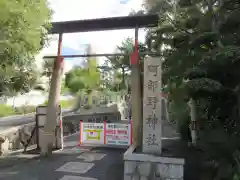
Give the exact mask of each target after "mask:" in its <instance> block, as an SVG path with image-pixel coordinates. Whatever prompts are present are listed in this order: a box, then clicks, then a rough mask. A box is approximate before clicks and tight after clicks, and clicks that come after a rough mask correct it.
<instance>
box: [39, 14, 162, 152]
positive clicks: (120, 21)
mask: <svg viewBox="0 0 240 180" xmlns="http://www.w3.org/2000/svg"><path fill="white" fill-rule="evenodd" d="M158 19H159V18H158V15H157V14H153V15H141V16H124V17H112V18H102V19H91V20H79V21H67V22H53V23H52V28H51V29H50V30H49V34H58V35H59V40H58V51H57V56H46V57H44V58H55V64H54V68H53V74H52V79H51V86H50V93H49V99H48V107H47V116H46V124H45V127H44V129H43V131H42V139H43V140H42V142H39V143H40V148H41V154H42V155H47V154H49V153H50V152H51V151H52V139H53V137H54V129H55V127H56V125H57V110H58V107H59V96H60V79H61V78H60V77H61V71H62V68H63V59H64V58H75V57H91V56H95V57H99V56H121V55H126V54H121V53H115V54H85V55H83V54H80V55H61V48H62V37H63V34H64V33H74V32H89V31H102V30H115V29H135V48H134V51H133V53H131V54H128V55H129V56H130V57H131V71H132V74H131V85H132V121H133V138H134V139H133V142H134V144H135V145H136V146H141V143H142V122H143V120H142V100H141V99H142V98H141V86H140V67H139V59H138V54H139V53H138V30H139V28H152V27H156V26H157V24H158ZM144 54H146V55H151V54H153V53H150V52H145V53H144Z"/></svg>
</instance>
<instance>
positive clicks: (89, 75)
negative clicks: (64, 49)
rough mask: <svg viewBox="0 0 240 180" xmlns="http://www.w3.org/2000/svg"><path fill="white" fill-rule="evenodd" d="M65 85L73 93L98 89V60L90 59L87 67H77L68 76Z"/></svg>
mask: <svg viewBox="0 0 240 180" xmlns="http://www.w3.org/2000/svg"><path fill="white" fill-rule="evenodd" d="M65 85H66V87H68V88H69V90H70V91H71V92H72V93H77V92H78V91H80V90H85V91H87V92H89V91H92V90H95V89H98V88H99V85H100V72H99V70H98V69H97V64H96V59H88V60H87V65H86V67H75V68H73V69H72V70H71V71H70V72H69V73H67V74H66V78H65Z"/></svg>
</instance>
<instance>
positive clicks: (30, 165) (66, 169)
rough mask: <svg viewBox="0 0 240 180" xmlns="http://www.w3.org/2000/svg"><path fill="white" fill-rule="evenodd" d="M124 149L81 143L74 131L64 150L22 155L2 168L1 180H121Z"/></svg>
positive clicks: (0, 172)
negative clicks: (82, 145)
mask: <svg viewBox="0 0 240 180" xmlns="http://www.w3.org/2000/svg"><path fill="white" fill-rule="evenodd" d="M124 151H125V149H111V148H100V147H98V148H93V147H85V148H83V147H79V146H78V134H75V135H72V136H69V137H65V148H64V150H63V151H59V152H55V153H54V154H53V155H52V157H50V158H40V157H36V156H33V157H34V158H32V159H31V160H30V161H26V156H25V158H24V157H22V159H21V157H20V156H19V159H18V161H15V165H14V166H13V167H6V168H1V169H0V180H5V179H8V180H26V179H27V180H122V179H123V157H122V156H123V153H124ZM27 156H30V155H27ZM15 157H16V156H15ZM24 159H25V161H24ZM6 160H7V159H6ZM0 162H1V161H0ZM21 162H22V163H21ZM1 163H4V162H3V160H2V162H1Z"/></svg>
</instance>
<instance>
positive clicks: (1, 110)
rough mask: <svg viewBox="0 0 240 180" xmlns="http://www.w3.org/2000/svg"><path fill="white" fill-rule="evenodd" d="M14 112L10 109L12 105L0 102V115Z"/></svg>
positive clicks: (8, 114) (9, 114)
mask: <svg viewBox="0 0 240 180" xmlns="http://www.w3.org/2000/svg"><path fill="white" fill-rule="evenodd" d="M14 114H16V113H15V111H14V110H13V109H12V107H10V106H8V105H5V104H0V117H4V116H11V115H14Z"/></svg>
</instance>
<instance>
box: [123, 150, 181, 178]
mask: <svg viewBox="0 0 240 180" xmlns="http://www.w3.org/2000/svg"><path fill="white" fill-rule="evenodd" d="M134 150H135V148H134V147H133V146H131V147H130V148H129V149H128V150H127V151H126V153H125V154H124V180H183V166H184V159H181V158H169V157H160V156H154V155H149V154H140V153H135V152H134Z"/></svg>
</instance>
